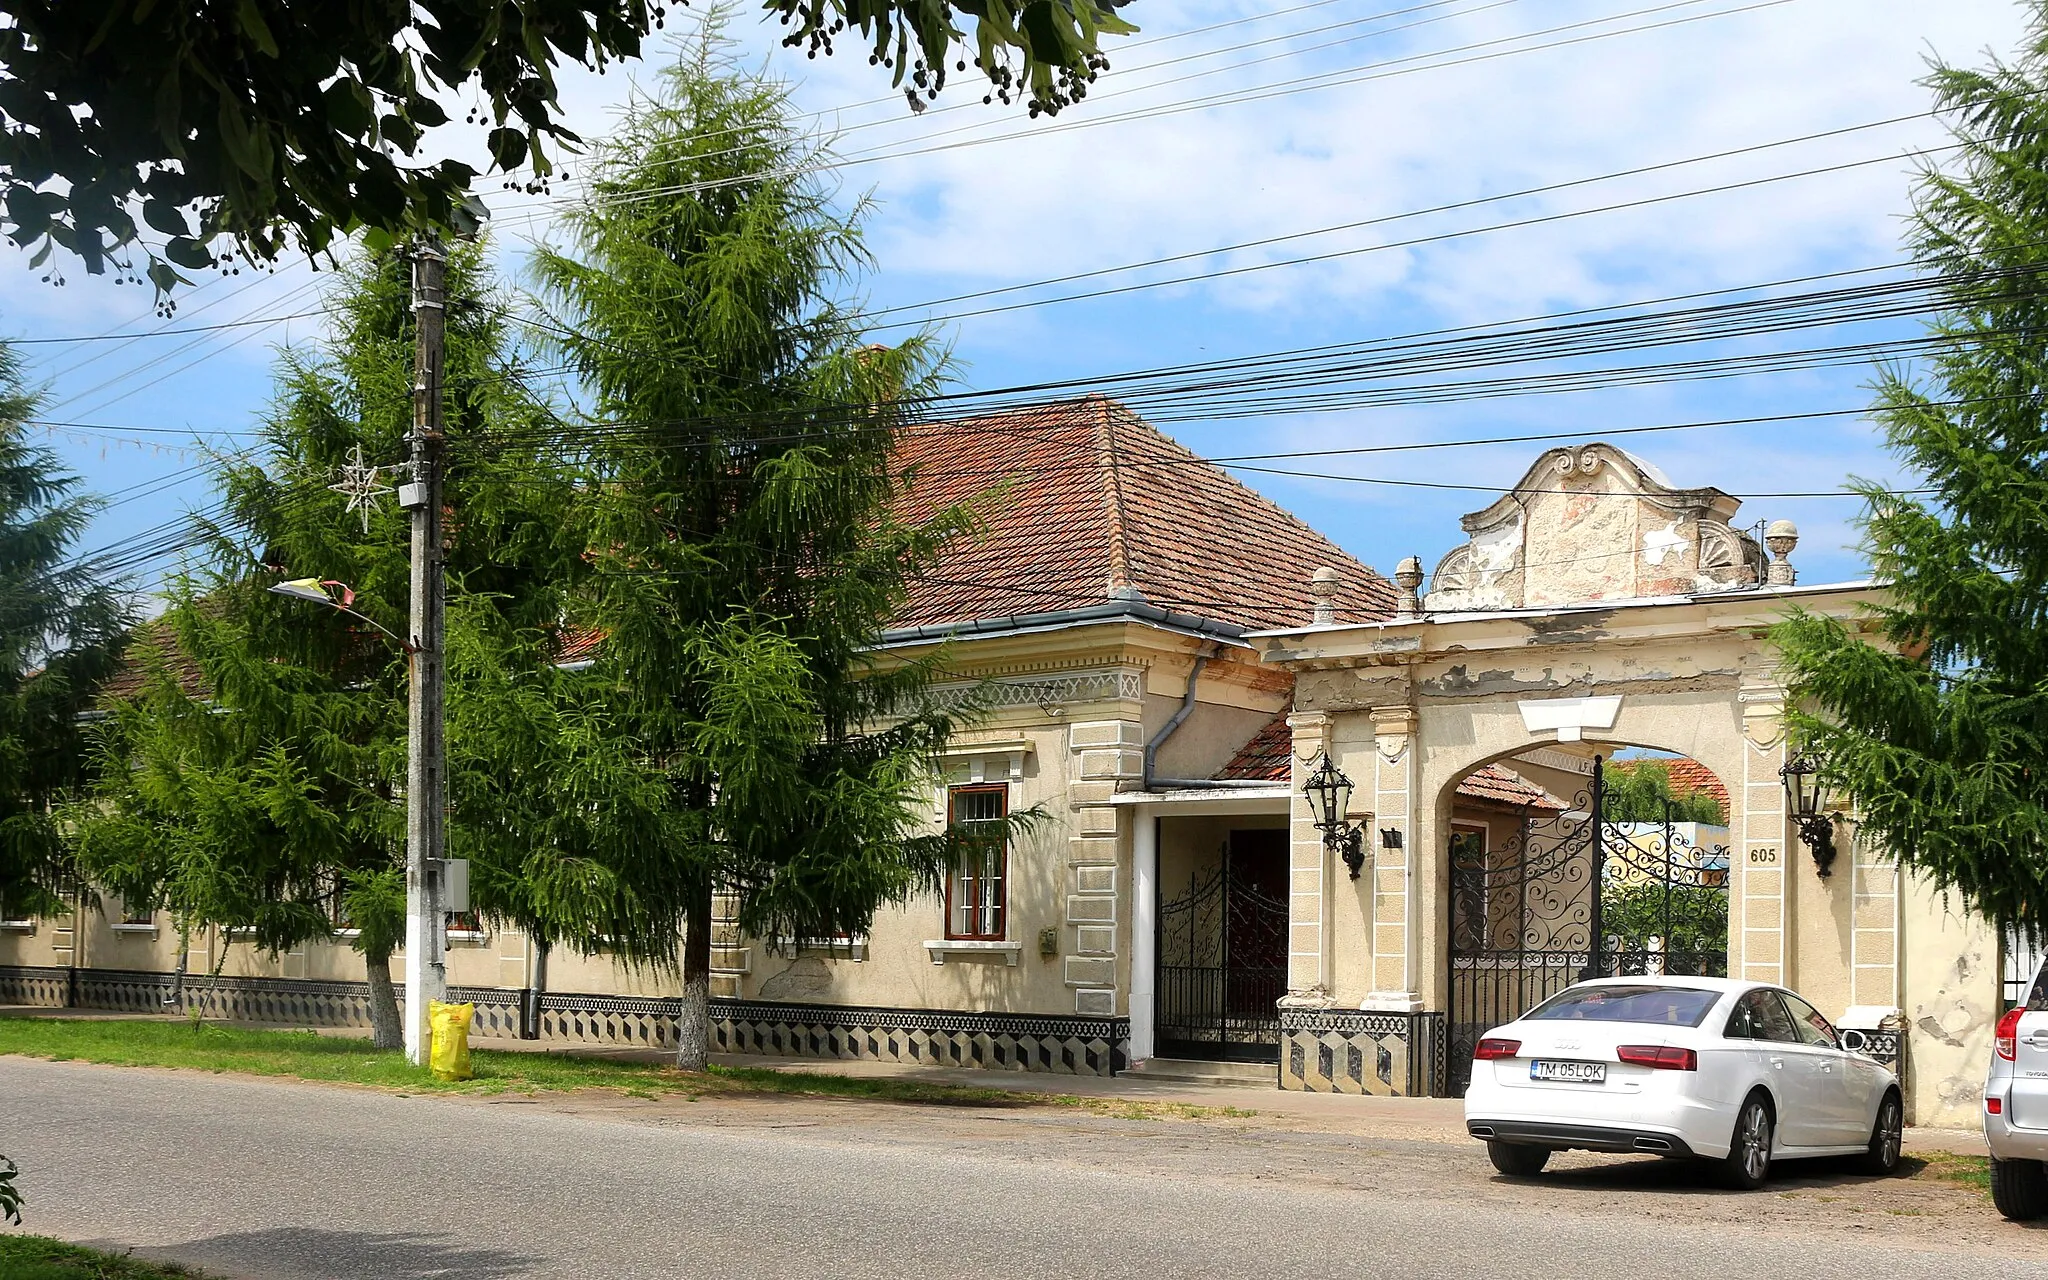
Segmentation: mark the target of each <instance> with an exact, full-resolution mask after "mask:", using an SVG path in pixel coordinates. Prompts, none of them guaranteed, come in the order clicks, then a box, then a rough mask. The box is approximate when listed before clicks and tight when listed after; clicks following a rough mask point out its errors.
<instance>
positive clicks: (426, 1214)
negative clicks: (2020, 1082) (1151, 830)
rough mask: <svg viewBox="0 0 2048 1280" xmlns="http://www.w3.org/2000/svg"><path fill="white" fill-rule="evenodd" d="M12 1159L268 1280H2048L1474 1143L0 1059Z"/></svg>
mask: <svg viewBox="0 0 2048 1280" xmlns="http://www.w3.org/2000/svg"><path fill="white" fill-rule="evenodd" d="M0 1152H5V1153H6V1154H8V1155H10V1156H12V1157H14V1158H15V1159H16V1160H18V1161H19V1162H20V1164H21V1166H22V1170H23V1172H22V1184H23V1186H24V1189H25V1190H26V1192H27V1194H28V1197H29V1204H28V1206H27V1209H28V1215H29V1221H28V1222H27V1224H26V1229H28V1230H33V1231H38V1232H41V1233H44V1234H49V1235H56V1236H62V1237H64V1238H67V1239H72V1240H78V1241H83V1242H87V1243H94V1244H98V1245H101V1246H102V1247H116V1248H129V1247H132V1248H135V1249H136V1250H137V1252H138V1253H143V1254H151V1255H156V1256H162V1257H170V1258H175V1259H177V1260H180V1261H184V1262H188V1263H192V1264H195V1265H198V1266H202V1267H206V1268H209V1269H212V1270H215V1271H218V1272H220V1273H223V1274H226V1275H230V1276H246V1277H264V1278H267V1280H281V1278H292V1280H296V1278H298V1277H337V1278H343V1277H345V1278H347V1280H370V1278H372V1277H406V1278H413V1277H427V1276H439V1277H463V1278H471V1277H475V1278H485V1277H515V1276H517V1277H526V1276H571V1277H641V1276H646V1277H669V1276H704V1277H719V1278H720V1280H725V1278H728V1277H731V1278H742V1277H772V1278H773V1280H792V1278H793V1277H797V1278H800V1277H812V1276H815V1277H831V1278H833V1280H852V1278H855V1277H904V1276H916V1277H919V1278H920V1280H924V1278H928V1277H950V1276H991V1277H998V1276H1000V1277H1027V1276H1031V1277H1035V1276H1060V1277H1094V1276H1146V1277H1158V1276H1251V1275H1258V1276H1273V1277H1309V1276H1344V1277H1380V1276H1385V1277H1396V1276H1398V1277H1411V1276H1412V1277H1424V1276H1486V1277H1490V1278H1491V1277H1500V1276H1513V1277H1544V1278H1550V1277H1557V1278H1576V1277H1589V1278H1591V1277H1609V1276H1612V1277H1618V1278H1625V1280H1643V1278H1644V1277H1651V1276H1672V1277H1695V1276H1697V1277H1715V1278H1716V1280H1720V1278H1722V1277H1729V1276H1759V1277H1761V1276H1799V1277H1801V1278H1802V1280H1818V1278H1821V1277H1830V1276H1842V1277H1852V1276H1853V1277H1856V1278H1857V1280H1864V1278H1866V1277H1869V1276H1872V1275H1883V1276H1897V1277H1919V1276H1930V1277H1931V1276H1939V1277H1942V1278H1943V1280H1970V1278H1971V1277H1979V1276H1983V1277H1991V1276H1998V1277H2016V1276H2029V1275H2041V1276H2048V1263H2044V1261H2042V1259H2048V1249H2044V1248H2043V1247H2042V1245H2043V1244H2048V1235H2040V1234H2033V1233H2028V1232H2025V1231H2022V1230H2021V1229H2019V1228H2013V1227H2007V1226H2004V1225H2002V1224H1997V1223H1996V1222H1995V1219H1989V1218H1988V1217H1987V1216H1986V1214H1985V1213H1984V1212H1982V1211H1981V1210H1980V1209H1979V1208H1978V1207H1977V1206H1976V1205H1975V1202H1974V1201H1973V1200H1970V1199H1968V1198H1966V1197H1964V1196H1963V1193H1962V1192H1960V1191H1957V1190H1955V1189H1953V1188H1950V1187H1947V1186H1933V1187H1923V1186H1920V1185H1919V1184H1918V1183H1917V1182H1916V1183H1907V1184H1900V1187H1899V1189H1892V1188H1891V1187H1890V1186H1889V1184H1870V1183H1864V1184H1858V1183H1857V1182H1856V1181H1855V1180H1853V1179H1844V1178H1841V1177H1837V1176H1835V1175H1823V1176H1820V1177H1818V1178H1817V1179H1807V1180H1804V1181H1795V1182H1788V1183H1782V1184H1774V1185H1773V1187H1772V1188H1771V1189H1769V1190H1767V1191H1765V1192H1762V1193H1759V1194H1756V1195H1752V1196H1748V1197H1743V1196H1732V1195H1726V1194H1723V1193H1719V1192H1714V1191H1710V1190H1708V1189H1706V1188H1705V1187H1704V1185H1702V1184H1700V1183H1699V1182H1698V1180H1697V1179H1696V1178H1695V1177H1693V1176H1692V1174H1691V1172H1690V1171H1689V1170H1687V1169H1685V1168H1684V1167H1682V1166H1676V1165H1672V1164H1669V1163H1660V1162H1655V1161H1641V1160H1622V1161H1619V1162H1617V1161H1614V1160H1605V1161H1600V1160H1593V1159H1591V1158H1588V1159H1587V1161H1585V1162H1582V1163H1581V1164H1578V1165H1574V1164H1571V1163H1569V1162H1568V1163H1567V1164H1566V1166H1565V1167H1564V1168H1563V1169H1561V1170H1559V1171H1557V1172H1555V1173H1553V1174H1551V1175H1546V1178H1545V1179H1543V1180H1541V1181H1539V1182H1537V1183H1533V1184H1516V1183H1508V1182H1506V1181H1505V1180H1501V1179H1496V1178H1494V1177H1493V1176H1492V1171H1491V1169H1490V1168H1488V1167H1487V1166H1486V1164H1485V1160H1484V1157H1483V1155H1482V1154H1481V1153H1480V1152H1479V1150H1478V1149H1477V1147H1476V1146H1472V1147H1466V1146H1450V1145H1446V1144H1430V1143H1419V1142H1404V1141H1398V1140H1381V1141H1374V1140H1370V1139H1362V1138H1358V1137H1355V1136H1344V1137H1336V1136H1331V1135H1321V1134H1304V1133H1286V1132H1278V1131H1260V1130H1257V1129H1255V1128H1229V1127H1227V1126H1216V1125H1211V1124H1204V1123H1200V1122H1187V1121H1160V1120H1145V1121H1135V1120H1117V1119H1111V1118H1104V1117H1095V1116H1074V1115H1060V1114H1056V1113H1048V1112H1047V1111H1045V1110H1043V1109H1033V1110H1029V1111H1016V1112H1007V1113H1005V1112H983V1111H976V1112H954V1111H949V1110H947V1109H934V1108H913V1107H900V1106H898V1107H891V1106H886V1105H879V1104H865V1103H845V1102H816V1101H809V1100H762V1101H752V1100H748V1101H745V1102H741V1103H713V1102H709V1101H707V1102H705V1103H695V1104H692V1103H686V1102H682V1101H680V1100H676V1101H674V1102H637V1101H634V1100H632V1099H624V1098H617V1099H612V1098H605V1099H599V1100H595V1101H593V1100H591V1099H588V1098H586V1099H583V1100H581V1101H578V1100H569V1101H567V1102H563V1103H555V1102H545V1101H544V1102H540V1103H532V1102H514V1101H510V1100H506V1101H499V1102H490V1101H484V1100H476V1099H447V1098H433V1099H429V1098H419V1097H407V1096H399V1095H392V1094H385V1093H378V1092H372V1091H368V1090H356V1089H345V1088H333V1087H322V1086H314V1085H303V1084H292V1083H281V1082H271V1081H264V1080H253V1079H248V1078H237V1077H230V1076H210V1075H199V1074H187V1073H172V1072H159V1071H145V1070H134V1069H122V1068H95V1067H87V1066H80V1065H73V1064H61V1063H46V1062H37V1061H30V1060H26V1059H21V1058H0ZM1574 1159H1576V1158H1574ZM1575 1170H1576V1172H1575ZM1859 1185H1861V1186H1863V1187H1865V1188H1868V1189H1867V1190H1859ZM1859 1195H1863V1196H1864V1197H1865V1201H1863V1202H1859V1201H1857V1200H1856V1197H1857V1196H1859ZM1872 1197H1876V1198H1872ZM1884 1197H1891V1198H1889V1199H1887V1198H1884ZM1899 1197H1905V1198H1903V1199H1902V1198H1899ZM1866 1202H1867V1203H1866ZM1866 1209H1867V1212H1866Z"/></svg>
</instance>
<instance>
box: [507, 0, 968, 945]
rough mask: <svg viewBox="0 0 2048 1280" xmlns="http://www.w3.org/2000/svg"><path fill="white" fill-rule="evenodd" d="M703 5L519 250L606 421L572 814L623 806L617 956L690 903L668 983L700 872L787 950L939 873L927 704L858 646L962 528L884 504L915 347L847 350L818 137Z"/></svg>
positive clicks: (842, 228)
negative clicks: (568, 206) (625, 869)
mask: <svg viewBox="0 0 2048 1280" xmlns="http://www.w3.org/2000/svg"><path fill="white" fill-rule="evenodd" d="M721 21H722V15H720V14H718V13H716V12H714V13H713V14H712V15H711V16H710V17H709V18H708V19H707V21H706V24H705V30H704V32H703V34H702V36H701V38H700V40H699V42H698V44H697V46H696V47H695V48H694V49H692V50H690V51H689V52H687V53H686V54H685V56H684V57H683V58H682V59H680V60H679V61H678V63H677V64H676V65H675V66H674V67H673V68H671V69H669V70H668V71H667V72H665V73H664V75H663V78H662V80H661V82H660V90H659V92H658V94H657V95H656V96H654V97H652V98H648V99H641V100H636V101H635V102H634V103H633V104H632V105H631V107H630V109H629V110H628V111H627V112H626V113H625V114H624V116H623V117H622V118H621V120H620V122H619V126H618V128H617V130H616V131H615V132H614V134H613V135H612V137H611V138H610V139H609V140H608V141H607V143H606V144H605V145H604V146H603V147H602V148H601V149H600V150H599V152H598V155H597V164H596V167H595V174H596V180H595V183H594V192H593V196H592V198H591V199H590V200H589V201H587V202H586V203H585V204H583V205H582V206H581V207H580V208H578V209H577V210H576V211H575V212H573V213H572V214H571V215H570V216H569V218H568V219H567V224H566V225H567V227H568V231H569V234H570V236H571V237H572V240H573V251H568V250H560V249H550V250H547V251H545V252H543V253H541V254H540V255H539V256H538V257H537V259H536V264H535V265H536V271H537V274H538V276H539V278H540V280H541V283H542V286H543V288H544V291H545V295H546V297H547V298H548V299H549V300H550V301H551V302H552V303H553V304H555V305H556V306H557V307H558V309H559V311H560V312H561V313H562V315H563V319H564V325H563V329H564V332H566V333H568V334H571V335H573V336H568V337H564V338H563V339H561V341H560V346H561V348H562V353H563V355H564V356H565V357H566V358H567V360H568V361H569V362H570V363H571V364H573V365H574V367H575V368H576V369H577V370H578V371H579V373H581V374H582V376H583V377H584V380H585V382H586V384H587V385H588V387H589V388H590V395H591V401H592V404H591V412H592V417H593V419H594V420H595V421H597V422H600V423H603V424H605V425H604V426H602V427H601V428H593V429H592V430H591V431H590V433H589V436H588V440H589V444H588V446H587V448H588V455H587V456H588V461H589V464H590V466H591V467H592V470H593V483H592V485H591V486H590V489H589V490H588V499H589V500H588V503H587V512H586V515H587V521H588V529H589V534H588V536H589V542H590V558H591V561H592V565H593V569H594V574H593V577H592V579H591V581H590V583H589V585H588V588H587V594H586V595H585V597H584V604H585V606H586V608H587V620H588V621H589V622H590V624H591V625H592V627H593V628H594V629H595V630H596V631H598V632H599V633H601V634H602V635H603V636H604V642H603V644H602V646H601V647H600V648H599V649H598V651H597V657H596V663H595V665H594V666H593V667H592V668H591V669H590V671H589V672H588V673H587V674H586V675H585V676H583V677H581V679H582V680H583V681H587V682H588V683H587V687H589V688H590V689H591V690H593V695H592V696H593V697H601V704H598V703H592V704H583V705H579V706H578V707H577V708H576V709H577V714H578V715H579V716H581V717H584V720H583V721H580V722H579V723H584V724H588V725H589V726H590V728H589V729H588V730H587V731H586V732H584V733H583V734H582V735H581V737H582V739H583V740H582V741H580V742H579V743H577V744H576V746H575V751H576V752H577V753H578V755H579V757H580V762H579V767H580V768H582V769H584V770H586V771H588V772H589V773H590V775H591V776H593V777H600V778H603V779H605V780H606V781H607V783H608V784H609V785H613V786H617V787H619V788H620V790H619V791H617V792H602V791H600V792H594V793H593V795H592V803H591V806H590V807H591V808H593V809H594V810H595V811H598V812H605V811H606V805H605V803H603V802H601V801H600V799H599V798H600V797H603V796H607V795H611V794H619V795H623V796H624V797H625V798H626V808H627V811H628V812H629V813H630V814H631V815H632V821H631V822H629V823H626V824H624V826H623V828H622V829H621V830H619V831H617V832H616V833H614V834H613V836H612V838H614V839H622V840H625V841H629V842H630V844H631V848H632V850H633V852H634V855H635V856H634V859H633V861H634V863H635V864H636V865H637V866H639V867H640V868H641V869H642V872H641V874H642V876H643V882H644V883H645V884H646V886H647V889H646V892H645V893H644V894H643V896H641V897H640V898H639V903H640V904H641V907H642V913H641V915H640V916H639V917H638V918H637V920H636V923H641V922H644V924H645V926H646V927H647V931H646V932H644V933H639V934H636V935H635V936H633V937H630V938H628V937H623V936H621V937H619V938H618V939H616V940H615V945H617V946H619V947H620V948H621V949H622V951H624V952H626V953H627V954H630V956H631V957H632V958H634V959H645V960H654V961H664V960H666V959H668V958H671V957H673V956H674V955H675V950H674V948H675V940H676V927H677V926H679V925H682V924H684V923H685V922H686V921H688V922H689V923H690V924H691V928H690V929H689V931H688V932H689V936H690V945H691V948H692V952H693V954H694V957H695V962H694V963H693V962H692V957H691V956H689V955H686V956H685V957H684V964H683V969H684V973H685V977H686V978H692V979H701V977H702V973H703V966H704V965H705V964H706V963H708V952H707V951H704V950H702V948H706V947H708V924H709V911H710V893H711V888H712V885H713V884H714V883H716V884H718V885H719V886H720V887H721V888H722V889H724V890H726V891H729V892H730V893H732V894H733V895H734V897H735V899H736V901H737V904H738V912H737V914H738V921H739V925H740V928H741V929H742V930H744V931H745V932H747V933H749V934H752V935H753V936H756V937H771V938H795V939H816V938H822V937H829V936H831V935H834V934H840V933H858V932H862V931H864V930H865V929H866V928H867V927H868V925H869V923H870V921H871V920H872V917H873V914H874V911H875V909H876V907H877V906H878V905H879V904H880V903H882V902H885V901H890V900H900V899H902V898H903V897H905V896H907V895H909V894H911V893H913V892H916V891H917V890H920V889H924V888H930V887H934V886H936V885H937V884H938V883H940V881H941V879H942V877H943V876H944V874H945V871H946V869H947V867H948V866H949V865H950V860H951V856H952V845H951V842H950V840H949V838H948V837H946V836H944V835H919V834H916V832H917V831H918V830H919V829H920V828H921V827H922V826H923V825H924V823H925V818H924V815H925V813H926V812H927V811H928V807H929V804H930V791H929V786H930V779H931V766H932V762H933V760H934V758H935V756H936V753H937V751H938V750H939V748H940V746H941V744H943V742H944V741H945V739H946V737H947V735H948V733H949V732H950V731H951V725H952V721H951V719H950V718H949V717H948V716H947V715H945V714H943V713H941V712H939V711H937V710H934V709H933V708H932V707H931V706H929V705H928V701H929V700H928V699H927V698H926V696H925V694H926V690H927V688H928V686H929V684H930V681H931V678H932V673H933V670H934V668H933V666H932V665H931V662H930V661H926V662H921V663H914V664H910V665H907V666H905V665H899V666H890V667H884V666H879V665H877V662H876V660H875V658H874V656H873V653H872V650H871V645H872V642H873V641H874V639H875V637H876V635H877V633H878V632H879V631H880V629H881V627H882V626H883V624H884V623H885V621H886V620H887V619H888V618H889V617H890V616H892V614H893V613H894V612H895V611H896V609H897V608H898V607H899V606H900V604H901V602H902V601H903V599H904V597H905V582H906V580H907V578H908V576H909V575H910V574H912V573H914V572H916V571H917V570H918V569H920V568H921V567H922V566H924V565H927V564H929V563H930V562H931V561H932V559H933V557H934V556H935V553H936V551H937V548H938V546H939V545H940V543H941V542H942V541H943V540H944V539H945V538H947V537H948V536H951V535H952V534H954V533H957V532H958V531H960V530H961V529H963V528H965V527H966V526H967V524H968V521H967V519H966V517H965V516H964V514H962V513H959V512H954V511H947V512H943V513H941V514H940V515H939V516H938V517H937V518H936V519H935V520H934V521H933V522H932V523H930V524H927V525H923V526H918V527H911V526H907V525H905V524H903V523H901V522H900V521H898V520H897V519H896V518H895V517H894V516H893V515H892V513H891V500H892V498H893V497H894V495H895V493H896V492H897V487H898V485H899V483H900V477H899V476H897V475H896V474H895V472H894V470H893V462H892V455H891V448H890V442H891V436H892V431H893V428H894V426H895V424H896V421H897V409H896V402H897V398H898V397H901V396H904V395H906V394H917V393H920V392H922V391H924V390H926V389H928V388H929V387H931V386H932V385H933V382H934V379H935V378H936V376H937V373H938V370H939V368H940V364H941V357H940V354H939V353H938V352H937V351H936V350H935V349H934V348H933V346H932V344H931V342H930V341H929V340H928V339H927V338H924V337H916V338H912V339H910V340H908V341H906V342H904V343H903V344H901V345H899V346H897V347H894V348H879V347H870V346H867V345H864V344H863V342H862V341H861V337H860V334H859V333H858V332H857V331H856V329H855V328H854V327H853V322H852V319H851V317H849V316H848V315H847V314H846V313H845V312H843V311H842V310H841V309H840V308H839V306H838V305H837V304H836V302H835V300H834V293H835V291H836V290H837V289H839V288H840V287H842V277H843V275H844V274H845V273H847V272H849V271H851V270H853V269H856V268H858V267H860V266H861V265H863V264H864V262H865V254H864V250H863V248H862V245H861V240H860V234H859V228H858V218H859V215H860V210H858V209H856V210H854V211H853V213H852V214H850V215H846V216H842V215H840V214H839V213H838V212H836V211H835V210H834V208H833V204H832V200H831V197H830V193H829V192H827V191H826V190H825V189H824V188H823V187H822V186H821V185H820V184H819V183H818V182H817V181H816V179H815V178H813V177H810V176H807V175H806V173H805V172H804V170H805V168H806V166H807V165H809V164H810V163H811V162H813V161H816V160H818V159H820V158H822V154H823V153H822V152H821V151H820V150H819V149H818V146H817V144H816V143H814V142H813V141H812V140H810V139H809V138H807V137H805V136H804V135H802V134H800V133H799V132H797V131H796V130H795V129H794V127H793V126H792V124H791V122H790V111H789V108H788V104H787V101H786V97H785V93H784V90H783V89H782V87H781V86H779V85H777V84H773V83H770V82H768V81H766V80H763V79H761V78H759V77H758V76H755V75H750V74H748V73H745V72H743V71H741V70H740V69H739V68H737V67H736V66H734V65H733V64H732V63H731V61H730V59H729V58H728V56H727V54H726V51H725V45H724V43H723V41H722V39H721V37H720V34H719V27H720V22H721ZM651 190H658V191H660V192H661V193H662V194H661V195H660V196H658V197H656V198H648V199H640V200H633V201H621V200H616V199H611V198H609V197H611V196H612V195H614V194H616V193H620V192H624V191H651ZM599 717H601V719H599ZM600 726H601V731H600ZM627 744H629V745H627ZM635 770H639V771H640V773H639V779H640V780H639V781H637V782H636V781H634V779H635ZM643 796H645V797H652V798H653V799H654V800H655V801H657V802H658V807H655V806H645V805H643V802H642V797H643ZM572 816H574V815H573V814H572V813H571V812H570V811H567V810H566V809H565V811H564V818H563V820H564V821H568V820H569V819H570V818H571V817H572ZM591 842H592V841H590V840H587V839H581V838H578V839H574V840H572V841H571V843H572V844H573V845H583V844H588V843H591ZM651 871H658V872H659V874H658V875H650V874H648V872H651ZM657 894H659V895H663V896H659V897H657V896H656V895H657Z"/></svg>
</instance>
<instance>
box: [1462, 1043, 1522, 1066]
mask: <svg viewBox="0 0 2048 1280" xmlns="http://www.w3.org/2000/svg"><path fill="white" fill-rule="evenodd" d="M1521 1051H1522V1042H1521V1041H1520V1040H1496V1039H1486V1040H1481V1041H1480V1042H1479V1044H1478V1047H1476V1048H1474V1049H1473V1050H1472V1057H1473V1059H1474V1060H1475V1061H1478V1062H1488V1061H1491V1060H1492V1059H1494V1058H1512V1057H1514V1056H1515V1055H1516V1054H1518V1053H1520V1052H1521Z"/></svg>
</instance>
